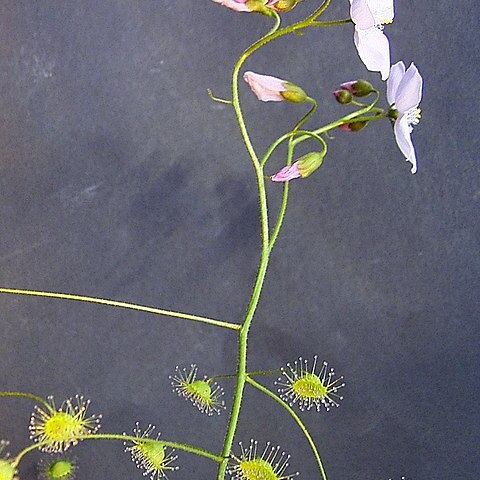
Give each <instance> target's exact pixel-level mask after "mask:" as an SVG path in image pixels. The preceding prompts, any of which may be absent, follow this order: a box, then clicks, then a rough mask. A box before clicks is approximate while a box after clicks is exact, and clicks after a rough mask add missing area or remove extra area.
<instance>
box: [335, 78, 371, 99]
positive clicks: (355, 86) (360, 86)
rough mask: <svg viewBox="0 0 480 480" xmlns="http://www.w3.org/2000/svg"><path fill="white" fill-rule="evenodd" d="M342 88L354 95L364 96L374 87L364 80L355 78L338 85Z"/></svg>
mask: <svg viewBox="0 0 480 480" xmlns="http://www.w3.org/2000/svg"><path fill="white" fill-rule="evenodd" d="M340 88H341V89H342V90H347V91H348V92H350V93H351V94H352V95H353V96H355V97H366V96H367V95H369V94H370V93H372V92H374V91H375V89H374V88H373V85H372V84H371V83H370V82H367V81H366V80H355V81H353V82H345V83H342V84H341V85H340Z"/></svg>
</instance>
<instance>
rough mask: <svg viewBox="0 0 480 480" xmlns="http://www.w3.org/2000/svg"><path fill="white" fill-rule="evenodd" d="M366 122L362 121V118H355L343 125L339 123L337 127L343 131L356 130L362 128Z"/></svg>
mask: <svg viewBox="0 0 480 480" xmlns="http://www.w3.org/2000/svg"><path fill="white" fill-rule="evenodd" d="M367 123H368V122H366V121H363V120H357V121H355V122H350V123H344V124H343V125H340V126H339V127H338V128H339V129H340V130H343V131H344V132H358V131H359V130H361V129H362V128H364V127H365V126H366V125H367Z"/></svg>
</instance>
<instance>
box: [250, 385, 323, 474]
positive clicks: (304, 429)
mask: <svg viewBox="0 0 480 480" xmlns="http://www.w3.org/2000/svg"><path fill="white" fill-rule="evenodd" d="M247 383H249V384H250V385H252V387H255V388H256V389H257V390H260V391H261V392H262V393H264V394H265V395H268V396H269V397H270V398H273V400H275V401H276V402H277V403H279V404H280V405H281V406H282V407H283V408H284V409H285V410H286V411H287V412H288V413H289V414H290V416H291V417H292V418H293V419H294V420H295V422H297V425H298V426H299V427H300V430H301V431H302V433H303V434H304V435H305V437H306V439H307V441H308V443H309V445H310V448H311V449H312V451H313V455H314V456H315V459H316V461H317V464H318V468H319V470H320V473H321V475H322V479H323V480H327V474H326V473H325V469H324V468H323V464H322V459H321V458H320V455H319V453H318V450H317V447H316V446H315V442H314V441H313V438H312V436H311V435H310V433H309V432H308V430H307V427H305V425H304V424H303V422H302V420H300V417H299V416H298V415H297V414H296V413H295V412H294V411H293V410H292V408H291V407H290V406H289V405H288V404H287V403H286V402H284V401H283V400H282V399H281V398H280V397H278V396H277V395H275V394H274V393H273V392H272V391H270V390H269V389H268V388H266V387H264V386H263V385H261V384H260V383H258V382H256V381H255V380H253V379H252V378H250V377H247Z"/></svg>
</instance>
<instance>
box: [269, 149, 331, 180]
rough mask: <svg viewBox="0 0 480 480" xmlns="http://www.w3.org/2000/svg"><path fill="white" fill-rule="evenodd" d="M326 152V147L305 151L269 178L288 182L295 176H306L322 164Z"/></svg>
mask: <svg viewBox="0 0 480 480" xmlns="http://www.w3.org/2000/svg"><path fill="white" fill-rule="evenodd" d="M326 153H327V150H326V149H325V150H323V151H321V152H310V153H307V154H306V155H304V156H303V157H300V158H299V159H298V160H297V161H296V162H294V163H293V165H286V166H285V167H283V168H282V169H281V170H280V171H278V172H277V173H275V174H274V175H272V176H271V177H270V180H271V181H272V182H288V181H289V180H293V179H295V178H300V177H302V178H306V177H308V176H310V175H311V174H312V173H313V172H314V171H315V170H318V169H319V168H320V167H321V166H322V164H323V159H324V158H325V155H326Z"/></svg>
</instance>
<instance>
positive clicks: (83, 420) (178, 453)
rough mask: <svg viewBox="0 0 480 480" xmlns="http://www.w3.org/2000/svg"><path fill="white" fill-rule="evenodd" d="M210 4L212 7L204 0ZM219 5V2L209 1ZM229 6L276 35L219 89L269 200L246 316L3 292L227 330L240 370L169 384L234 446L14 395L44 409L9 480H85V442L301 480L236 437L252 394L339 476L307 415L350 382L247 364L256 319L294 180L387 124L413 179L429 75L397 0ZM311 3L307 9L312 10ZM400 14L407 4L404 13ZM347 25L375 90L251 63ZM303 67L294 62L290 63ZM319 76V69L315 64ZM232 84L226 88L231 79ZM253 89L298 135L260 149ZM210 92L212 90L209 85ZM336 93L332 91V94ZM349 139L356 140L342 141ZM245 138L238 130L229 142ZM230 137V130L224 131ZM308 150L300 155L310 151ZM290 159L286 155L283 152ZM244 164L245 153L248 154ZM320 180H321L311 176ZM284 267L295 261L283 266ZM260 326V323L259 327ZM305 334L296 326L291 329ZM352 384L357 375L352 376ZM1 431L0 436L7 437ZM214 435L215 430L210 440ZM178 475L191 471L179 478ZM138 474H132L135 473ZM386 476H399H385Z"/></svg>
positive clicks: (142, 456)
mask: <svg viewBox="0 0 480 480" xmlns="http://www.w3.org/2000/svg"><path fill="white" fill-rule="evenodd" d="M195 1H196V2H200V1H201V0H195ZM203 1H204V2H209V1H212V0H203ZM213 1H214V2H215V3H217V4H219V5H218V8H228V9H230V10H231V14H232V15H237V14H240V15H243V16H244V19H245V21H246V22H248V21H249V19H250V18H251V16H252V15H262V16H263V17H264V20H265V33H264V35H263V36H261V38H259V39H258V40H256V41H255V42H254V43H252V44H251V45H250V46H245V48H244V50H243V51H241V52H239V56H238V59H237V61H236V62H235V64H234V65H233V66H232V67H227V68H228V70H230V72H231V73H230V93H229V95H228V96H227V98H221V97H219V96H217V95H216V92H212V91H211V90H208V95H209V96H210V99H211V101H212V102H219V103H221V104H224V105H226V106H227V108H229V109H230V110H231V114H232V116H234V117H235V119H236V122H237V124H238V132H237V134H238V135H239V136H241V138H242V140H243V144H244V146H245V154H244V155H243V157H244V158H245V161H246V162H249V165H250V167H251V172H252V174H253V175H252V182H253V181H255V183H256V187H257V192H258V218H259V222H260V249H259V250H260V251H259V253H258V268H257V273H256V276H255V279H254V283H253V286H252V288H251V295H250V299H249V301H248V304H247V305H246V307H245V312H244V315H243V318H229V319H221V320H219V319H213V318H208V317H204V316H200V315H196V314H194V313H182V312H177V311H170V310H166V309H162V308H161V306H160V307H157V306H143V305H137V304H133V303H127V302H123V301H119V300H110V299H104V298H97V297H88V296H83V295H82V294H81V292H74V293H56V292H46V291H38V290H24V289H23V290H22V289H17V288H8V287H4V288H0V292H1V293H3V294H13V295H23V296H38V297H45V298H50V299H62V300H65V301H77V302H88V303H91V304H98V305H106V306H110V307H112V308H123V309H130V310H134V311H140V312H145V313H146V314H150V315H161V316H169V317H173V318H176V319H179V320H181V321H183V322H185V321H187V323H188V322H196V323H202V324H204V325H205V327H206V328H218V329H223V330H227V331H228V332H229V333H230V334H231V335H232V336H234V337H235V338H236V342H237V362H236V365H228V364H226V363H225V364H222V365H221V366H219V371H224V372H225V373H224V374H221V375H212V374H210V375H209V374H208V372H205V371H204V370H203V369H202V358H189V357H188V349H185V359H184V364H183V365H181V366H178V367H177V368H176V369H175V370H174V371H172V373H171V375H170V378H169V379H165V382H166V384H167V385H168V386H169V388H171V389H172V390H173V392H174V393H175V394H177V395H178V397H180V398H181V399H183V400H185V401H186V402H189V403H190V404H191V406H192V408H193V409H198V410H199V411H200V412H202V413H204V414H205V415H207V416H214V415H226V416H227V417H228V422H227V428H226V431H225V433H224V436H223V438H224V440H223V444H221V445H218V448H217V449H216V450H215V451H210V450H207V449H205V448H204V446H202V445H191V444H186V443H180V442H178V441H176V439H174V438H167V437H166V436H163V435H161V434H160V432H158V431H157V430H156V427H155V426H154V425H152V424H141V423H139V422H137V423H135V422H136V419H133V420H132V422H131V424H130V425H125V431H124V432H105V431H104V430H102V428H101V415H100V414H98V413H96V412H95V410H94V408H92V407H91V406H90V400H87V399H85V398H84V397H83V396H82V395H81V392H73V394H74V395H73V396H72V397H71V398H67V399H58V398H56V397H55V392H51V393H52V395H51V396H49V397H48V398H46V399H44V398H41V397H39V396H38V395H35V394H34V393H30V392H19V391H3V392H0V396H1V397H18V399H19V400H22V399H23V400H27V401H32V402H33V404H34V405H33V407H32V414H31V419H30V424H29V426H28V429H29V432H30V443H29V444H27V445H26V446H25V448H23V449H22V450H21V451H18V452H10V451H9V442H8V439H3V440H1V442H0V480H12V479H14V478H20V477H21V475H22V460H23V459H24V458H25V456H26V455H27V454H28V453H29V452H32V451H34V450H39V451H41V452H44V453H43V455H44V457H43V459H42V460H41V462H40V464H39V466H38V474H39V476H40V478H43V479H62V480H67V479H71V478H73V476H74V475H76V473H77V470H78V469H79V468H81V465H77V462H76V460H75V457H73V456H72V455H71V451H72V450H73V449H74V447H75V446H76V445H77V444H78V443H79V442H80V441H94V440H111V441H112V442H117V443H120V445H122V446H123V449H124V450H125V452H126V454H125V456H126V458H128V457H131V459H132V460H133V461H134V462H135V464H136V465H137V467H138V468H139V469H140V470H142V472H143V474H144V475H147V476H149V477H150V478H151V479H162V478H163V479H166V478H171V479H172V480H174V479H175V478H182V477H181V468H182V458H183V457H184V455H197V456H201V457H204V458H206V459H208V460H210V461H211V462H213V463H214V464H215V465H216V468H217V474H216V480H223V479H225V478H231V479H235V480H288V479H292V478H294V477H297V476H301V475H302V472H301V468H300V467H301V463H302V462H301V459H295V458H290V455H289V454H288V445H282V447H280V446H278V445H277V443H276V439H275V438H272V439H270V442H267V443H266V444H265V443H261V442H258V441H257V440H255V437H256V436H257V435H258V434H259V433H260V432H256V431H255V425H252V426H251V429H252V431H251V438H252V439H251V440H250V439H248V440H246V441H245V439H243V440H244V441H243V442H242V439H240V438H237V435H236V432H237V427H238V425H239V422H241V421H242V418H241V415H240V412H241V407H242V402H243V399H244V393H245V390H246V389H247V388H248V389H253V390H256V391H258V395H259V397H260V398H261V399H264V401H265V402H267V401H268V402H270V401H273V402H275V403H276V404H277V405H278V407H279V408H281V409H283V411H284V413H285V420H284V421H285V422H291V423H292V425H294V426H295V428H298V429H299V431H300V432H301V434H303V435H304V436H305V438H306V441H307V444H308V445H309V447H310V448H309V451H306V452H305V455H312V456H313V459H314V461H315V462H316V465H317V470H318V474H317V477H316V478H318V479H322V480H327V478H330V477H329V476H328V471H327V469H326V468H325V465H324V459H323V458H322V452H321V449H320V448H319V447H318V446H317V445H316V444H315V442H314V440H313V437H312V434H311V432H312V431H314V429H315V425H313V426H309V425H307V424H306V423H304V420H303V419H302V412H304V411H305V410H315V411H317V412H321V414H322V415H327V414H328V412H329V411H330V410H332V409H336V408H337V407H341V403H342V399H343V396H344V391H345V390H346V389H344V386H345V380H344V378H343V376H342V375H341V374H337V372H336V371H335V370H334V367H333V366H332V365H330V363H329V359H328V358H323V357H322V356H313V357H311V358H304V357H302V356H301V354H302V352H298V357H297V358H296V359H295V358H294V359H290V362H288V363H286V364H285V365H284V366H280V365H279V366H277V369H274V370H272V369H271V368H272V367H271V366H270V365H269V366H266V369H265V370H255V371H252V370H250V369H249V366H248V353H249V348H248V339H249V333H250V327H251V325H252V323H253V322H255V321H256V318H255V312H256V309H257V305H258V302H259V299H260V296H261V292H262V287H263V286H264V282H265V281H266V273H267V269H268V265H269V261H270V259H271V257H272V256H273V255H275V244H276V242H277V239H278V238H279V236H280V235H281V232H282V226H283V224H284V222H285V221H286V220H287V216H288V215H287V206H288V201H289V183H290V182H292V181H293V182H303V181H305V179H306V178H307V177H312V179H314V178H315V177H316V176H318V175H322V170H321V167H322V165H323V164H324V162H325V161H328V158H329V155H328V153H329V152H328V149H329V144H331V142H334V141H335V139H334V133H335V132H338V134H339V135H350V136H351V138H352V141H354V140H355V135H356V133H355V132H358V131H360V130H362V129H363V128H365V127H367V126H368V128H375V124H377V122H389V123H390V124H391V126H392V133H393V135H394V137H395V140H396V143H397V145H398V148H399V152H398V157H399V159H400V160H401V158H402V157H403V158H404V159H405V160H406V161H407V162H408V166H409V169H410V171H411V173H415V172H416V171H417V158H416V154H415V148H414V145H413V142H412V131H413V127H414V126H415V125H416V124H417V123H418V122H419V119H420V110H419V108H418V106H419V103H420V101H421V98H422V87H423V80H422V77H421V75H420V73H419V71H418V69H417V67H416V66H415V64H414V63H411V64H409V65H407V64H405V63H404V62H403V61H402V60H401V59H391V55H390V45H389V40H388V30H389V29H390V28H393V26H391V25H390V24H392V22H393V21H394V18H395V9H394V7H395V6H394V1H393V0H350V1H349V2H348V1H347V0H337V1H338V3H342V4H344V11H345V15H344V18H333V19H332V18H331V16H328V15H327V12H328V11H329V9H328V7H329V6H330V4H331V3H334V2H332V1H331V0H324V1H320V0H304V1H303V3H304V4H308V8H306V10H307V13H308V14H307V16H305V17H304V18H302V19H300V20H297V21H295V22H291V21H290V22H289V15H288V13H289V11H291V10H292V9H293V8H294V7H295V6H296V5H297V4H298V3H299V2H300V0H213ZM306 6H307V5H305V7H306ZM399 8H401V5H400V6H399ZM334 28H335V29H342V31H344V32H345V42H349V43H351V45H352V48H356V50H357V52H358V56H359V60H360V61H361V62H363V64H364V65H365V68H366V69H367V70H369V71H371V72H378V81H377V82H376V84H375V85H374V84H372V83H370V82H368V81H366V80H363V79H349V78H339V79H338V84H337V86H334V87H332V92H331V93H329V95H328V96H325V95H322V96H321V97H319V96H317V95H316V94H315V92H307V91H305V89H304V88H302V85H301V79H298V78H295V79H290V78H278V77H276V76H275V73H276V72H275V65H273V64H272V65H269V70H268V71H262V72H253V71H249V70H248V69H247V68H245V67H244V66H245V63H246V62H247V61H248V60H249V58H250V57H252V56H253V55H255V54H256V53H257V52H258V51H259V50H261V49H262V48H263V47H264V46H265V45H267V44H271V43H274V42H275V41H276V40H277V39H279V38H281V37H285V36H292V37H293V35H294V34H297V36H296V37H295V38H294V41H298V42H302V41H303V39H302V37H301V36H300V35H298V34H304V33H307V32H308V33H309V35H318V36H322V35H323V36H325V37H326V36H327V35H328V31H329V30H330V29H334ZM291 61H292V62H294V61H295V58H292V59H291ZM312 68H314V67H312ZM227 81H228V80H227V78H225V82H227ZM241 82H246V84H247V85H248V87H249V89H250V90H249V91H248V94H250V95H255V96H256V98H257V99H258V101H259V103H258V107H259V108H261V102H291V103H294V104H296V108H297V109H298V114H297V115H296V117H295V118H292V119H291V128H290V130H288V131H286V132H284V131H282V132H279V134H278V137H277V138H273V139H271V143H270V145H269V146H268V147H267V148H266V149H265V150H264V151H260V150H259V149H258V148H257V147H256V146H255V145H254V144H253V142H252V140H251V137H250V130H249V125H248V124H247V122H246V121H245V119H244V116H243V113H242V104H241V98H240V95H239V84H240V83H241ZM205 89H206V90H207V88H205ZM332 94H333V95H332ZM325 102H337V104H338V112H339V117H338V118H337V119H335V120H333V121H329V122H328V123H326V124H322V120H321V115H319V114H318V111H317V107H318V105H319V104H321V103H325ZM339 131H344V132H345V133H340V132H339ZM227 133H228V135H234V134H235V132H224V133H223V134H225V135H226V134H227ZM221 134H222V133H219V135H221ZM300 146H301V147H302V152H305V151H307V152H308V153H302V154H299V153H298V151H299V148H298V147H300ZM280 152H282V153H280ZM283 152H286V154H285V155H284V156H283V158H282V160H283V166H282V167H281V168H278V167H277V168H273V167H272V164H271V162H270V159H272V158H274V157H275V158H276V160H277V161H278V159H279V156H280V155H283ZM239 156H240V157H242V155H241V154H239ZM309 181H311V180H309ZM267 183H271V184H272V187H273V188H275V189H278V190H280V191H281V202H280V204H279V206H278V207H277V208H269V205H270V203H271V202H269V200H270V199H269V196H268V192H267V188H266V185H267ZM281 261H289V260H288V259H281ZM259 328H261V325H260V326H259ZM291 328H295V327H294V322H292V324H291ZM347 380H348V379H347ZM225 382H231V383H232V385H233V386H234V389H233V392H234V393H233V396H232V398H229V396H227V395H225V393H224V384H225ZM0 434H1V432H0ZM205 434H206V435H207V434H208V432H205ZM177 470H179V471H180V472H177ZM132 478H133V477H132ZM385 478H388V473H386V475H385Z"/></svg>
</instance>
